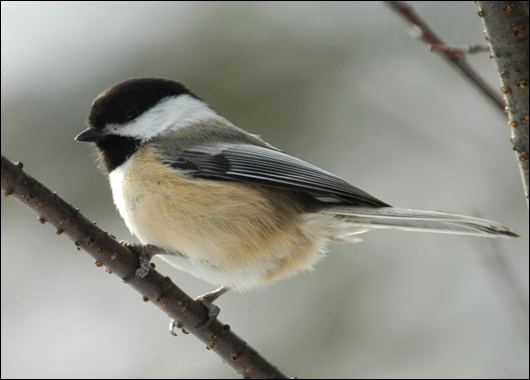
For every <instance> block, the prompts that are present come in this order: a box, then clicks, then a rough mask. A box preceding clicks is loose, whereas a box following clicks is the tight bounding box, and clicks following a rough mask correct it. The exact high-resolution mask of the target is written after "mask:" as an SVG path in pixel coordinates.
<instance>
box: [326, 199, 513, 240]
mask: <svg viewBox="0 0 530 380" xmlns="http://www.w3.org/2000/svg"><path fill="white" fill-rule="evenodd" d="M321 212H323V213H326V214H328V213H330V214H333V215H338V216H343V217H344V219H345V220H346V221H347V222H351V223H355V224H361V225H366V228H367V229H372V228H398V229H400V230H407V231H424V232H438V233H446V234H461V235H475V236H483V237H520V235H519V234H518V233H517V232H515V231H514V230H513V229H512V228H510V227H506V226H503V225H502V224H499V223H496V222H492V221H490V220H486V219H479V218H473V217H470V216H463V215H455V214H448V213H445V212H438V211H428V210H413V209H405V208H396V207H379V208H375V207H353V206H331V207H329V208H327V209H325V210H323V211H321Z"/></svg>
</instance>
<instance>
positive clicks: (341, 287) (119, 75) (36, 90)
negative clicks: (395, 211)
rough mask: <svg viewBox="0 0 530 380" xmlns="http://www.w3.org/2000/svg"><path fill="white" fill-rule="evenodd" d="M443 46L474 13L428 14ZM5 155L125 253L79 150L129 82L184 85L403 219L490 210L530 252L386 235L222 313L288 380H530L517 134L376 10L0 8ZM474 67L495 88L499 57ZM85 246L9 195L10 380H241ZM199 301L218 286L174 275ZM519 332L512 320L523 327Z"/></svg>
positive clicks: (5, 344)
mask: <svg viewBox="0 0 530 380" xmlns="http://www.w3.org/2000/svg"><path fill="white" fill-rule="evenodd" d="M414 5H415V6H416V7H417V10H418V12H420V14H421V15H422V16H423V17H424V18H425V19H426V20H428V22H429V23H430V24H431V25H432V27H433V28H434V29H435V30H436V31H437V32H439V34H440V35H441V36H442V37H443V38H444V39H445V40H446V41H448V42H449V43H451V44H455V45H457V44H474V43H481V42H482V41H483V32H482V25H481V22H480V20H479V18H478V17H477V15H476V13H477V8H476V6H475V5H474V4H472V2H443V3H441V2H429V3H415V4H414ZM1 11H2V135H1V139H2V153H4V154H6V155H7V156H8V157H9V158H10V159H12V160H14V161H17V160H20V161H22V162H24V164H25V168H26V170H27V171H28V172H29V173H30V174H32V175H34V176H35V177H36V178H37V179H39V180H40V181H42V182H43V183H44V184H45V185H47V186H49V187H50V188H52V189H53V190H56V191H57V192H58V193H59V194H60V195H61V196H62V197H64V199H66V200H67V201H68V202H71V203H72V204H73V205H75V206H76V207H79V208H80V209H81V211H83V212H84V213H85V215H86V216H88V217H89V218H90V219H92V220H96V221H97V222H98V225H99V226H101V227H102V228H104V229H106V230H108V231H110V232H112V233H113V234H115V235H116V236H117V237H118V238H119V239H128V240H133V238H132V237H131V236H130V234H129V232H128V231H127V230H126V228H125V226H124V223H123V222H122V220H121V218H120V217H119V215H118V213H117V212H116V210H115V208H114V206H113V203H112V198H111V192H110V190H109V186H108V183H107V180H106V178H105V177H104V176H102V175H101V174H100V173H98V172H97V170H96V167H95V165H94V163H93V155H92V154H91V151H90V149H89V147H88V146H87V145H83V144H80V143H76V142H75V141H74V140H73V138H74V136H75V135H76V134H77V133H79V132H80V131H82V130H83V129H84V128H85V125H84V122H85V120H86V117H87V115H88V112H89V109H90V103H91V101H92V100H93V98H94V97H95V96H96V95H97V94H99V93H100V92H101V91H102V90H104V89H105V88H107V87H108V86H110V85H113V84H115V83H117V82H119V81H122V80H124V79H128V78H131V77H142V76H159V77H166V78H172V79H175V80H179V81H182V82H184V83H186V84H187V85H188V86H190V87H191V88H192V89H193V90H194V91H195V92H197V93H198V94H199V95H200V96H202V97H203V98H205V99H207V100H208V101H209V102H210V103H211V104H212V105H213V107H214V108H215V109H216V110H217V111H219V112H220V113H221V114H223V115H224V116H226V117H227V118H228V119H229V120H231V121H232V122H234V123H235V124H236V125H238V126H240V127H242V128H244V129H246V130H248V131H251V132H253V133H257V134H260V135H261V136H262V137H263V138H264V139H266V140H267V141H269V142H270V143H272V144H274V145H276V146H277V147H279V148H281V149H283V150H285V151H287V152H289V153H291V154H294V155H296V156H298V157H301V158H303V159H305V160H307V161H310V162H311V163H313V164H316V165H318V166H320V167H322V168H324V169H326V170H328V171H331V172H333V173H335V174H337V175H339V176H342V177H343V178H345V179H347V180H349V181H350V182H352V183H353V184H354V185H356V186H359V187H360V188H362V189H364V190H366V191H368V192H370V193H372V194H374V195H375V196H377V197H379V198H381V199H382V200H384V201H387V202H389V203H390V204H393V205H397V206H402V207H416V208H425V209H436V210H444V211H452V212H458V213H462V214H468V215H477V216H482V217H486V218H489V219H493V220H497V221H500V222H503V223H505V224H507V225H510V226H512V227H514V228H516V229H517V230H518V231H519V232H520V233H522V235H523V238H522V239H519V240H504V239H502V240H496V241H493V240H489V239H479V238H474V237H462V236H448V235H436V234H420V233H410V232H408V233H407V232H402V231H390V230H387V231H375V232H372V233H369V234H365V235H362V238H363V239H364V242H363V243H360V244H355V245H353V244H352V245H340V244H331V245H330V247H329V249H330V254H329V256H328V257H327V258H326V259H325V260H324V261H323V262H321V263H320V264H319V265H318V266H317V268H316V269H317V270H316V271H315V272H313V273H304V274H300V275H298V276H296V277H294V278H292V279H289V280H286V281H282V282H280V283H277V284H275V285H274V286H271V287H269V288H266V289H264V290H262V291H261V290H256V291H251V292H248V293H245V294H243V295H240V294H237V293H232V294H228V295H226V296H224V297H223V298H222V299H221V300H220V301H219V302H218V304H219V306H220V307H221V308H222V312H221V315H220V319H221V320H222V321H223V322H225V323H229V324H230V325H231V326H232V328H233V329H234V330H235V331H236V332H237V333H238V334H240V335H241V336H242V337H243V338H244V339H246V340H247V341H248V343H249V344H251V345H253V346H254V347H255V348H256V349H257V350H259V351H260V352H261V353H262V354H264V355H265V356H266V357H267V358H268V359H269V360H270V361H272V362H273V363H275V364H276V365H277V366H278V367H279V368H280V369H282V370H283V371H284V372H285V373H287V374H289V375H295V376H298V377H300V378H319V377H373V378H378V377H394V378H400V377H411V378H416V377H437V378H440V377H459V378H474V377H481V378H490V377H491V378H497V377H500V378H527V377H528V321H527V320H525V321H523V322H522V323H521V320H520V319H519V320H518V319H517V318H518V316H519V314H517V312H516V311H515V310H514V309H513V308H512V307H511V306H510V305H511V303H510V302H509V301H510V299H511V290H507V289H505V288H503V287H502V286H500V285H499V284H498V283H497V282H496V280H495V278H494V277H492V276H491V274H490V272H489V270H488V263H489V262H491V252H492V250H498V251H499V252H500V253H501V255H502V256H504V257H505V258H506V259H507V260H508V262H509V265H510V266H511V269H512V273H511V274H510V276H512V277H515V281H516V282H518V283H519V284H520V286H521V287H522V288H523V291H524V292H525V294H527V292H528V265H529V264H528V220H527V210H526V203H525V201H524V198H523V194H522V189H521V181H520V178H519V172H518V169H517V166H516V163H515V158H514V153H513V152H512V151H511V143H510V141H509V138H510V136H509V130H508V127H507V126H506V120H505V119H504V118H503V116H502V115H500V114H499V113H498V112H497V110H495V109H494V108H492V107H491V106H490V105H489V104H488V103H487V102H486V101H484V99H483V98H482V97H480V96H479V95H477V93H476V92H475V91H474V90H473V89H471V87H470V86H469V85H468V84H467V83H466V82H465V81H464V80H462V79H461V78H460V77H459V76H458V75H457V74H456V73H455V72H454V71H453V70H452V69H451V68H449V67H448V66H447V65H446V64H445V63H444V62H443V61H442V59H440V58H439V57H437V56H436V55H435V54H433V53H428V52H427V51H426V48H425V45H423V44H422V43H420V42H419V41H417V40H415V39H414V38H412V37H411V36H410V35H409V34H408V33H407V32H408V30H407V29H408V28H407V26H406V25H405V23H404V22H403V20H401V19H400V18H398V17H397V16H396V15H395V14H394V13H393V12H391V11H390V10H389V9H388V8H386V7H385V6H384V5H383V4H382V3H381V2H370V3H367V2H364V3H363V2H360V3H355V4H353V3H326V4H323V3H281V4H279V3H257V4H256V3H215V4H214V3H193V4H191V3H158V2H149V3H132V2H120V3H83V2H76V3H48V2H33V3H27V2H24V3H17V2H2V9H1ZM471 62H472V64H473V65H474V66H475V67H476V68H477V70H479V71H480V72H481V74H482V75H483V76H484V77H485V78H487V80H488V81H489V82H490V83H491V84H492V85H493V86H494V88H496V89H497V88H498V87H499V83H498V79H497V78H496V73H495V71H494V68H493V62H492V60H490V59H489V58H488V55H487V54H484V55H480V56H474V57H472V58H471ZM92 261H93V260H92V259H90V258H89V257H88V256H87V255H86V254H84V253H82V252H78V251H76V250H75V248H74V245H73V243H72V242H71V241H69V240H68V239H66V238H64V237H58V236H57V235H55V233H54V230H53V229H52V227H50V226H48V225H45V226H42V225H40V224H39V223H37V221H36V216H35V215H34V214H32V213H31V212H29V211H28V210H26V209H24V208H23V207H22V206H21V205H19V204H18V203H16V202H15V201H14V200H11V199H4V198H2V272H1V274H2V331H1V333H2V347H1V349H2V356H1V358H2V362H1V365H2V377H3V378H5V377H59V378H62V377H73V378H78V377H83V378H85V377H98V378H102V377H104V378H108V377H111V378H121V377H142V378H150V377H153V378H154V377H168V378H188V377H191V378H200V377H214V378H237V377H238V376H237V375H236V374H235V373H234V372H233V371H232V370H231V369H230V368H229V367H228V366H227V365H224V364H222V363H221V360H220V359H219V358H218V357H217V356H216V355H214V354H213V353H211V352H209V351H207V350H206V349H205V347H204V345H203V344H202V343H200V342H199V341H197V340H196V339H195V338H193V337H191V336H182V335H181V336H179V337H178V338H173V337H172V336H170V335H169V334H168V332H167V324H168V322H169V320H168V318H167V317H166V316H165V315H164V314H163V313H161V312H160V311H159V310H157V309H156V308H155V307H153V306H152V305H150V304H145V303H143V302H142V301H141V299H140V295H139V294H137V293H135V292H134V291H133V290H132V289H131V288H129V287H128V286H126V285H124V284H122V283H121V282H120V280H119V279H118V278H116V277H115V276H111V275H108V274H106V273H105V271H104V269H99V268H96V267H95V266H94V265H93V263H92ZM156 261H157V268H158V269H159V270H160V271H161V272H162V273H165V274H168V275H169V276H170V277H171V278H172V279H173V280H174V281H175V282H176V283H178V284H179V285H180V286H182V288H183V289H184V290H186V291H187V292H189V293H190V294H191V295H199V294H202V293H204V292H206V291H208V290H212V286H211V285H210V284H208V283H205V282H204V281H202V280H199V279H195V278H193V277H191V276H190V275H188V274H185V273H182V272H178V271H176V270H174V269H173V268H171V267H167V266H166V265H164V264H162V263H161V261H160V260H159V259H156ZM517 321H519V323H518V322H517Z"/></svg>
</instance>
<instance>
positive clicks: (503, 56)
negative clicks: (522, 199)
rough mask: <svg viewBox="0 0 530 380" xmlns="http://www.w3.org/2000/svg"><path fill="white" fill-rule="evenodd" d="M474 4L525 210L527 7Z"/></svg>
mask: <svg viewBox="0 0 530 380" xmlns="http://www.w3.org/2000/svg"><path fill="white" fill-rule="evenodd" d="M477 4H478V6H479V11H478V14H479V16H480V17H481V18H482V22H483V23H484V28H485V33H486V40H487V41H488V43H489V45H490V48H491V55H492V57H493V60H494V62H495V66H496V67H497V71H498V73H499V78H500V80H501V84H502V87H501V92H502V93H503V94H504V100H505V102H506V111H507V112H508V117H509V121H508V125H509V126H510V127H512V128H511V130H512V143H513V150H515V151H516V152H517V161H518V163H519V169H520V171H521V177H522V179H523V185H524V191H525V195H526V205H527V207H528V107H529V100H528V85H529V84H528V53H529V51H528V50H529V48H528V33H529V32H530V31H529V30H528V7H527V6H528V5H527V4H526V2H523V1H515V2H507V1H477Z"/></svg>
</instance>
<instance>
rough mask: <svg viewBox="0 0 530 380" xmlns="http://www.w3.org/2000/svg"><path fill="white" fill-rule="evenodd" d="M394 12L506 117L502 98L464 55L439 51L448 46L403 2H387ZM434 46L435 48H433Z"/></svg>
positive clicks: (447, 50) (449, 51) (448, 50)
mask: <svg viewBox="0 0 530 380" xmlns="http://www.w3.org/2000/svg"><path fill="white" fill-rule="evenodd" d="M385 3H386V4H387V5H388V6H390V8H392V9H393V10H394V11H396V12H397V13H398V14H399V15H401V16H402V17H403V18H404V19H405V20H407V21H408V22H409V23H411V24H412V25H413V26H414V27H415V28H417V29H418V30H419V31H420V34H419V38H420V39H421V40H422V41H423V42H425V43H428V44H429V45H431V46H430V49H431V50H432V51H437V52H439V53H440V54H441V56H442V57H443V58H445V60H446V61H447V62H448V63H449V64H450V65H451V66H452V67H454V68H455V69H456V70H457V71H458V72H460V73H461V74H462V75H463V76H464V77H465V78H467V79H468V80H470V81H471V83H473V85H474V86H475V88H476V89H477V90H478V91H479V92H480V93H481V94H482V95H484V96H485V97H486V99H488V100H490V101H491V102H492V103H493V104H495V105H496V106H497V109H498V110H499V111H500V112H502V113H503V115H504V102H503V101H502V98H501V97H500V96H498V95H497V93H496V92H495V91H494V90H493V89H492V88H491V87H490V86H488V84H487V83H486V82H485V81H484V80H483V79H482V78H481V77H480V76H479V75H478V74H477V73H476V72H475V70H473V69H472V68H471V66H469V65H468V63H467V62H466V60H465V57H464V56H463V55H462V54H459V53H456V54H455V52H454V51H452V50H451V49H439V48H438V46H440V45H446V44H445V43H444V42H443V41H442V39H441V38H440V37H438V36H437V35H436V33H434V31H433V30H432V29H431V28H430V27H429V26H428V25H427V24H426V23H425V22H424V21H423V20H422V19H421V17H420V16H419V15H418V14H417V13H416V12H415V11H414V9H413V8H412V7H410V6H409V5H408V4H407V3H405V2H403V1H385ZM433 45H434V47H433Z"/></svg>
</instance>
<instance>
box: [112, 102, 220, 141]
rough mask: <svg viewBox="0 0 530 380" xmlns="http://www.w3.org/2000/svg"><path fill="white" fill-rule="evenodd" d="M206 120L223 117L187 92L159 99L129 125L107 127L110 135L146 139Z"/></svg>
mask: <svg viewBox="0 0 530 380" xmlns="http://www.w3.org/2000/svg"><path fill="white" fill-rule="evenodd" d="M209 119H223V118H222V117H221V116H219V115H218V114H217V113H216V112H215V111H214V110H212V109H211V108H210V107H209V106H208V105H207V104H206V103H204V102H203V101H201V100H199V99H196V98H194V97H192V96H190V95H180V96H177V97H169V98H166V99H165V100H162V101H161V102H160V103H158V104H157V105H156V106H154V107H153V108H151V109H150V110H148V111H146V112H144V113H143V114H142V115H140V116H139V117H138V118H137V119H136V120H134V121H132V122H130V123H128V124H123V125H116V124H108V125H107V126H106V129H107V130H108V131H109V132H112V134H115V135H119V136H127V137H135V138H139V139H141V140H142V142H145V141H147V140H150V139H152V138H153V137H156V136H159V135H162V134H166V133H170V132H173V131H176V130H179V129H182V128H186V127H188V126H190V125H193V124H197V123H199V122H202V121H205V120H209Z"/></svg>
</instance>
